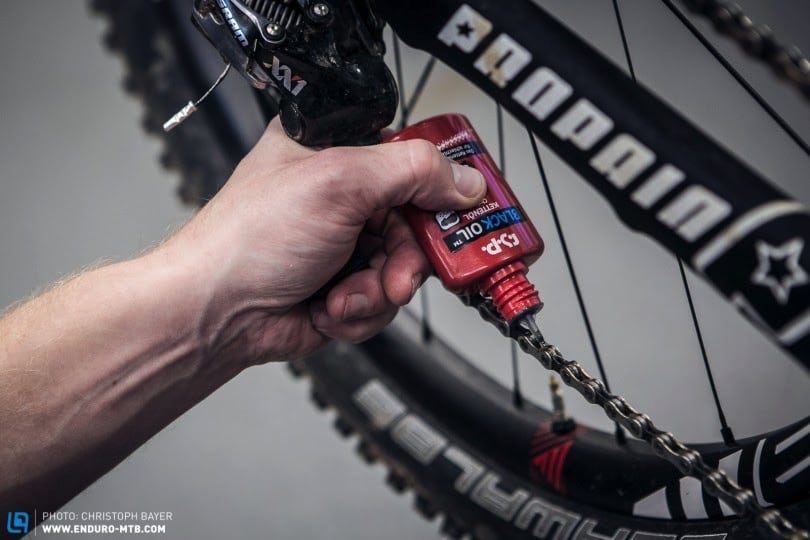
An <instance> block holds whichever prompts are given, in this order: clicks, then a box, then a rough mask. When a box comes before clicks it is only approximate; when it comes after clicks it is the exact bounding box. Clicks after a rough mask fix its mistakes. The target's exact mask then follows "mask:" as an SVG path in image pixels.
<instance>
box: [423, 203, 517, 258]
mask: <svg viewBox="0 0 810 540" xmlns="http://www.w3.org/2000/svg"><path fill="white" fill-rule="evenodd" d="M440 214H447V212H439V213H437V214H436V219H437V221H438V220H439V215H440ZM452 214H455V212H452ZM524 219H525V218H524V217H523V214H521V212H520V209H518V208H515V207H510V208H504V209H503V210H498V211H495V212H490V213H488V214H485V215H483V216H481V217H479V218H478V219H474V220H473V221H471V222H469V223H466V224H465V225H464V226H462V227H459V228H458V229H457V230H456V231H454V232H452V233H451V234H448V235H447V236H445V237H444V243H445V244H446V245H447V248H448V249H449V250H450V251H451V252H456V251H458V250H460V249H461V248H463V247H464V246H465V245H467V244H469V243H470V242H475V241H476V240H478V239H479V238H481V237H482V236H486V235H488V234H490V233H492V232H494V231H497V230H499V229H503V228H504V227H509V226H511V225H515V224H517V223H522V222H523V221H524ZM452 221H453V220H452V219H451V220H450V221H447V220H445V222H446V223H450V222H452ZM455 224H458V215H457V214H456V216H455ZM439 226H440V227H442V224H441V222H440V223H439ZM453 226H454V225H450V226H449V227H448V229H449V228H451V227H453ZM510 247H511V246H510Z"/></svg>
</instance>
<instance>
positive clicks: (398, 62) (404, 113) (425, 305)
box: [393, 34, 433, 341]
mask: <svg viewBox="0 0 810 540" xmlns="http://www.w3.org/2000/svg"><path fill="white" fill-rule="evenodd" d="M393 45H394V46H393V49H394V72H395V73H396V78H397V86H399V108H400V117H401V120H400V123H399V129H402V128H404V127H405V126H406V124H407V122H408V111H409V110H410V107H411V106H408V105H406V101H407V100H406V99H405V78H404V77H403V75H402V53H401V51H400V47H399V38H398V37H397V35H396V34H394V35H393ZM430 69H433V68H432V67H431V68H430ZM429 75H430V71H428V74H427V75H425V73H424V70H423V72H422V76H421V77H420V78H419V83H417V91H418V92H419V93H421V92H422V88H423V87H424V85H425V83H427V78H428V77H429ZM423 78H424V81H422V79H423ZM420 85H421V87H420ZM415 95H416V94H415ZM417 99H418V97H417ZM413 105H415V103H413ZM419 300H420V303H421V304H422V317H421V319H420V326H421V328H422V332H421V333H422V341H429V340H430V339H431V338H432V337H433V329H432V328H431V325H430V300H429V295H428V290H427V287H425V286H422V288H421V290H420V291H419Z"/></svg>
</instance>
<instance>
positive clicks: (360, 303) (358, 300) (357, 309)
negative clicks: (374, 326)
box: [343, 293, 369, 321]
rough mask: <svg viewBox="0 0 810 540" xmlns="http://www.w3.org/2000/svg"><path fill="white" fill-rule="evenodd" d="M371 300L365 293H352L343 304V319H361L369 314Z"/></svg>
mask: <svg viewBox="0 0 810 540" xmlns="http://www.w3.org/2000/svg"><path fill="white" fill-rule="evenodd" d="M368 308H369V301H368V297H367V296H366V295H365V294H359V293H355V294H350V295H349V296H347V297H346V304H345V305H344V306H343V320H344V321H350V320H352V319H361V318H363V317H365V316H366V315H367V314H368Z"/></svg>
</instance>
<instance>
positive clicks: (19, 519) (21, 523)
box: [6, 512, 29, 534]
mask: <svg viewBox="0 0 810 540" xmlns="http://www.w3.org/2000/svg"><path fill="white" fill-rule="evenodd" d="M28 526H29V521H28V512H9V513H8V517H7V518H6V532H8V533H9V534H28Z"/></svg>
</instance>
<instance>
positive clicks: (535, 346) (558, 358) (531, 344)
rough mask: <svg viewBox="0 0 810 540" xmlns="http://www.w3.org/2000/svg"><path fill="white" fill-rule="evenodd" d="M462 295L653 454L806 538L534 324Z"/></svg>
mask: <svg viewBox="0 0 810 540" xmlns="http://www.w3.org/2000/svg"><path fill="white" fill-rule="evenodd" d="M460 298H461V301H462V302H464V304H466V305H468V306H471V307H474V308H475V309H476V310H478V313H479V314H480V315H481V317H482V318H483V319H484V320H485V321H487V322H489V323H491V324H493V325H495V326H496V327H497V328H498V330H499V331H500V332H501V333H502V334H503V335H504V336H506V337H509V338H512V339H514V340H515V341H517V343H518V346H519V347H520V348H521V349H522V350H523V351H524V352H526V353H528V354H530V355H532V356H533V357H534V358H535V359H537V360H538V361H539V362H540V363H541V364H542V365H543V367H544V368H546V369H549V370H552V371H555V372H556V373H558V374H559V376H560V378H561V379H562V381H563V382H564V383H565V384H566V385H568V386H570V387H571V388H573V389H574V390H576V391H577V392H579V393H580V394H581V395H582V396H583V397H584V398H585V399H586V400H587V401H588V402H589V403H594V404H596V405H599V406H600V407H601V408H602V409H603V410H604V411H605V414H606V415H607V417H608V418H610V419H611V420H612V421H614V422H616V423H618V424H619V425H621V426H622V427H623V428H625V429H626V430H628V431H629V432H630V433H631V434H632V435H633V436H635V437H637V438H639V439H642V440H643V441H646V442H647V443H648V444H649V445H650V446H651V447H652V449H653V452H655V454H656V455H658V456H659V457H661V458H663V459H665V460H666V461H668V462H669V463H671V464H672V465H674V466H675V468H676V469H678V471H679V472H680V473H681V474H683V475H687V476H692V477H695V478H697V479H698V480H700V482H701V484H703V487H704V488H705V489H706V491H707V492H708V493H709V494H710V495H712V496H714V497H717V498H718V499H720V500H722V501H723V502H724V503H726V504H727V505H728V506H729V507H730V508H731V509H732V510H733V511H734V513H735V514H737V515H739V516H741V517H751V516H753V517H755V518H756V519H757V521H758V523H759V524H760V525H761V526H763V527H765V528H766V529H767V530H768V531H769V532H770V533H771V534H772V535H773V537H774V538H782V539H785V540H808V539H810V533H808V532H807V531H805V530H803V529H799V528H797V527H796V526H794V525H793V524H792V523H790V521H788V520H787V518H785V517H784V516H783V515H782V514H781V513H780V512H779V510H777V509H775V508H768V509H766V508H763V507H762V506H760V505H759V503H757V500H756V497H755V495H754V493H753V492H752V491H751V490H750V489H747V488H744V487H742V486H740V485H739V484H737V483H736V482H735V481H734V480H732V479H731V478H729V477H728V475H727V474H726V473H725V472H724V471H722V470H720V469H717V468H715V467H711V466H709V465H707V464H706V462H705V461H703V457H702V456H701V455H700V453H699V452H698V451H697V450H693V449H691V448H688V447H687V446H686V445H684V444H683V443H681V442H679V441H678V440H677V439H675V437H674V436H673V435H672V433H669V432H667V431H663V430H661V429H659V428H657V427H656V426H655V424H653V422H652V420H651V419H650V417H649V416H647V415H646V414H642V413H640V412H638V411H637V410H636V409H634V408H633V407H632V406H630V405H629V404H628V403H627V401H626V400H625V399H624V398H623V397H621V396H617V395H615V394H611V393H610V392H608V391H607V389H606V388H605V384H604V383H603V382H602V381H601V380H600V379H598V378H596V377H592V376H591V375H589V374H588V373H587V372H586V371H585V370H584V369H583V368H582V366H580V365H579V364H578V363H577V362H575V361H574V360H566V359H565V358H564V357H563V355H562V353H560V351H559V350H558V349H557V347H555V346H554V345H551V344H549V343H547V342H546V341H545V339H544V338H543V336H542V334H540V332H539V331H538V330H537V329H536V327H535V328H534V329H530V328H529V327H528V326H525V325H515V326H512V327H510V325H509V324H508V323H507V322H506V321H505V320H504V319H503V318H502V317H501V316H500V314H499V313H498V311H497V309H496V308H495V305H494V304H493V302H492V300H491V299H489V298H487V297H484V296H482V295H480V294H479V295H467V296H461V297H460Z"/></svg>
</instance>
